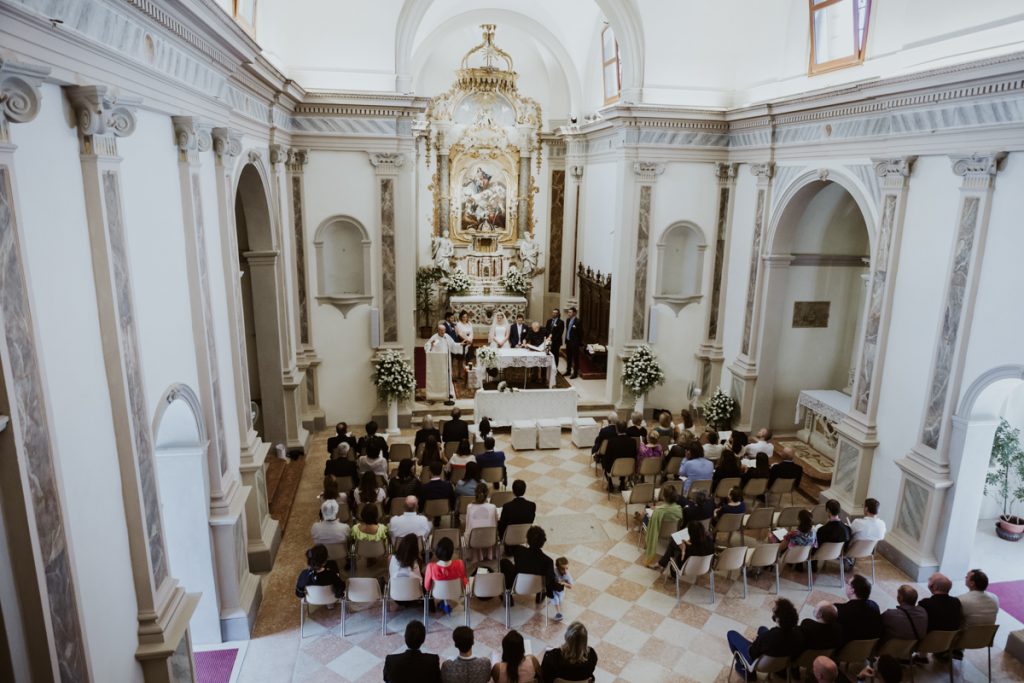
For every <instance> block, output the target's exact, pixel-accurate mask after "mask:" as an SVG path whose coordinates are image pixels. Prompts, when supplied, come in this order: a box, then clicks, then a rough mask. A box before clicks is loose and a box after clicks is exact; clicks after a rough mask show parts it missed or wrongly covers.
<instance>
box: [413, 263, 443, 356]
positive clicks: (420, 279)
mask: <svg viewBox="0 0 1024 683" xmlns="http://www.w3.org/2000/svg"><path fill="white" fill-rule="evenodd" d="M443 276H444V272H443V271H442V270H441V269H440V268H436V267H434V266H420V267H419V268H417V269H416V312H417V313H418V314H419V317H420V329H419V332H420V337H422V338H423V339H428V338H429V337H430V335H432V334H433V333H434V322H433V313H434V310H433V309H434V307H433V303H434V298H435V296H436V291H437V283H438V282H440V281H441V278H442V277H443Z"/></svg>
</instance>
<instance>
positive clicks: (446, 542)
mask: <svg viewBox="0 0 1024 683" xmlns="http://www.w3.org/2000/svg"><path fill="white" fill-rule="evenodd" d="M454 555H455V544H454V543H452V539H450V538H442V539H441V540H440V541H438V542H437V547H436V548H435V549H434V557H436V558H437V560H436V561H435V562H431V563H430V564H428V565H427V570H426V571H425V572H423V587H424V588H425V589H426V590H427V591H428V592H429V591H430V587H431V586H433V585H434V582H435V581H449V580H451V579H461V580H462V586H463V587H465V586H466V584H467V583H469V579H467V578H466V565H464V564H463V563H462V560H453V559H452V557H453V556H454ZM440 608H441V611H442V612H444V613H445V614H451V612H452V608H451V606H450V605H448V603H447V602H445V601H444V600H442V601H441V604H440Z"/></svg>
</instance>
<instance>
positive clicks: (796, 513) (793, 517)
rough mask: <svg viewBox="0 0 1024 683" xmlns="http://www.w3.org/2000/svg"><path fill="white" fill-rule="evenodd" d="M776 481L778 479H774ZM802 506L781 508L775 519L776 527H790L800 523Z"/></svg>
mask: <svg viewBox="0 0 1024 683" xmlns="http://www.w3.org/2000/svg"><path fill="white" fill-rule="evenodd" d="M776 483H778V481H776ZM801 510H803V508H802V507H788V508H783V509H782V512H780V513H779V518H778V519H777V520H775V528H776V529H790V528H792V527H795V526H796V525H797V524H799V523H800V511H801Z"/></svg>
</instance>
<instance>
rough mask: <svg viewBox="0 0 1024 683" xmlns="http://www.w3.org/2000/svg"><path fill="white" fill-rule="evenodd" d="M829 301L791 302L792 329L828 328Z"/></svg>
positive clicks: (830, 304) (830, 303)
mask: <svg viewBox="0 0 1024 683" xmlns="http://www.w3.org/2000/svg"><path fill="white" fill-rule="evenodd" d="M831 306H832V302H831V301H795V302H793V327H828V313H829V308H830V307H831Z"/></svg>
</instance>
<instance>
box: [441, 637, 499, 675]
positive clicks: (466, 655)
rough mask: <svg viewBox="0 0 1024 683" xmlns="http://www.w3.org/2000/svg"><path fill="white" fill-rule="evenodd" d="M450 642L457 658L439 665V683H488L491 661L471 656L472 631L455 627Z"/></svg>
mask: <svg viewBox="0 0 1024 683" xmlns="http://www.w3.org/2000/svg"><path fill="white" fill-rule="evenodd" d="M452 642H454V643H455V649H456V650H458V651H459V656H458V657H456V658H455V659H449V660H448V661H447V662H445V663H444V664H442V665H441V683H488V681H490V680H491V660H489V659H487V658H486V657H474V656H473V629H471V628H470V627H468V626H456V627H455V630H454V631H452Z"/></svg>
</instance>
